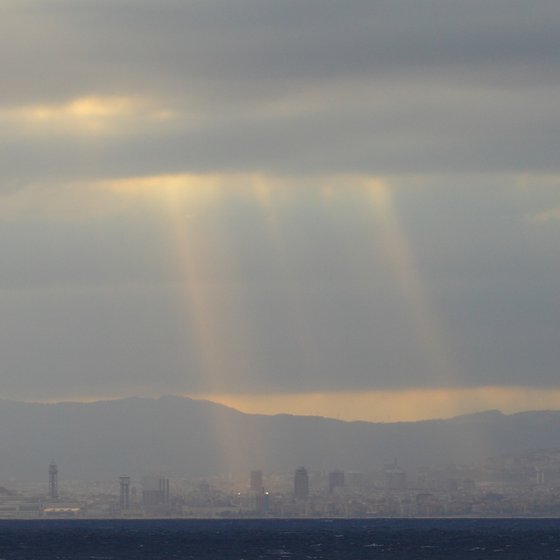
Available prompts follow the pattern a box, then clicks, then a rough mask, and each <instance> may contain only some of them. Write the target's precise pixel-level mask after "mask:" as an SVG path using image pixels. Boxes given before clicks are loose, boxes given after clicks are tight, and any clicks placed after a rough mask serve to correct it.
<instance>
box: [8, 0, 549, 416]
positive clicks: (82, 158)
mask: <svg viewBox="0 0 560 560" xmlns="http://www.w3.org/2000/svg"><path fill="white" fill-rule="evenodd" d="M559 53H560V3H558V1H557V0H534V1H532V2H527V1H526V0H523V1H521V0H484V1H482V0H470V1H469V2H459V1H455V0H452V1H449V0H445V1H443V0H430V1H426V2H418V1H416V0H344V1H341V0H336V1H335V0H227V1H226V0H205V1H204V2H201V1H199V0H181V1H179V0H159V1H157V2H155V1H153V0H151V1H147V0H117V1H111V2H109V1H104V0H95V1H93V0H80V2H76V1H75V0H17V1H16V0H3V1H2V3H1V4H0V68H1V74H0V85H1V87H0V261H1V263H2V266H1V267H0V356H2V361H1V366H0V367H1V379H2V398H6V399H15V400H26V401H49V402H53V401H54V402H57V401H65V400H97V399H106V398H120V397H125V396H154V397H157V396H160V395H166V394H177V395H188V396H193V397H195V398H206V399H210V400H215V401H217V402H222V403H224V404H228V405H231V406H235V407H237V408H239V409H241V410H244V411H248V412H261V413H278V412H290V413H298V414H320V415H325V416H332V417H337V418H342V419H348V420H354V419H364V420H373V421H396V420H417V419H421V418H433V417H447V416H453V415H454V414H462V413H469V412H474V411H477V410H485V409H494V408H498V409H500V410H503V411H506V412H514V411H518V410H527V409H536V408H560V380H559V363H560V344H559V340H560V339H559V336H560V290H559V287H558V286H559V285H560V282H559V279H560V160H559V158H558V146H559V145H560V104H559V103H558V99H559V98H560V56H559Z"/></svg>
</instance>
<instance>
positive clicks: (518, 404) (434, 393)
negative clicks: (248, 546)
mask: <svg viewBox="0 0 560 560" xmlns="http://www.w3.org/2000/svg"><path fill="white" fill-rule="evenodd" d="M192 396H193V397H194V398H202V399H206V400H210V401H213V402H217V403H221V404H224V405H226V406H230V407H232V408H236V409H238V410H241V411H243V412H247V413H251V414H282V413H286V414H296V415H314V416H325V417H330V418H338V419H340V420H348V421H356V420H363V421H368V422H406V421H417V420H429V419H433V418H450V417H453V416H457V415H461V414H469V413H472V412H478V411H482V410H490V409H497V410H501V411H502V412H504V413H514V412H521V411H524V410H545V409H558V408H560V388H528V387H472V388H450V389H447V388H441V389H405V390H380V391H363V392H357V391H356V392H333V393H321V392H318V393H293V394H292V393H275V394H239V395H235V394H205V395H192Z"/></svg>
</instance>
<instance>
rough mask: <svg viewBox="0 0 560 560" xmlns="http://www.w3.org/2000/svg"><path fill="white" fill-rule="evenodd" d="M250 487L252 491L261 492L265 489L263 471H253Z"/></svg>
mask: <svg viewBox="0 0 560 560" xmlns="http://www.w3.org/2000/svg"><path fill="white" fill-rule="evenodd" d="M249 487H250V489H251V491H252V492H259V493H260V492H262V491H263V490H264V485H263V473H262V471H251V478H250V481H249Z"/></svg>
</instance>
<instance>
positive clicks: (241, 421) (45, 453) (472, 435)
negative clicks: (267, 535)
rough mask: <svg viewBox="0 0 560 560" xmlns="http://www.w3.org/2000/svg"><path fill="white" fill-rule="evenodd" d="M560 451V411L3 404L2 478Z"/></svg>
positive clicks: (366, 464) (411, 461) (362, 466)
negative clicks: (260, 411)
mask: <svg viewBox="0 0 560 560" xmlns="http://www.w3.org/2000/svg"><path fill="white" fill-rule="evenodd" d="M554 447H560V412H558V411H546V412H524V413H519V414H513V415H504V414H502V413H500V412H498V411H489V412H482V413H478V414H472V415H467V416H459V417H456V418H452V419H448V420H429V421H421V422H400V423H390V424H381V423H369V422H343V421H340V420H333V419H329V418H321V417H308V416H291V415H285V414H281V415H277V416H262V415H253V414H243V413H241V412H239V411H236V410H233V409H231V408H228V407H225V406H222V405H218V404H215V403H211V402H207V401H199V400H193V399H188V398H181V397H162V398H159V399H141V398H129V399H122V400H113V401H99V402H94V403H60V404H36V403H21V402H14V401H5V400H0V480H8V479H9V478H13V477H15V478H17V479H22V480H26V479H31V480H43V479H45V478H46V472H47V469H48V464H49V462H50V461H51V459H55V460H56V462H57V463H58V466H59V469H60V472H61V476H64V477H65V478H68V479H84V480H85V479H87V480H111V479H115V478H116V477H118V476H119V475H122V474H129V475H131V476H141V475H142V474H144V473H147V472H156V471H157V472H164V473H167V475H168V476H191V475H192V476H198V475H211V474H221V473H227V472H248V471H249V470H250V469H257V468H258V469H262V470H263V471H265V472H290V471H292V470H294V469H295V468H297V467H298V466H300V465H304V466H306V467H308V468H310V469H317V470H329V469H335V468H339V469H345V470H356V471H366V472H367V471H368V470H373V469H375V468H376V467H379V466H380V465H382V464H383V463H388V462H391V461H393V460H394V459H395V458H396V459H398V462H399V465H401V466H402V467H403V468H405V469H408V468H415V467H418V466H429V465H435V464H449V463H458V464H469V463H473V462H478V461H481V460H483V459H484V458H486V457H490V456H495V455H500V454H502V453H520V452H524V451H528V450H532V449H544V448H554Z"/></svg>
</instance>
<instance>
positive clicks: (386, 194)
mask: <svg viewBox="0 0 560 560" xmlns="http://www.w3.org/2000/svg"><path fill="white" fill-rule="evenodd" d="M363 188H364V189H365V192H366V194H367V196H368V197H369V199H370V201H371V207H372V210H373V213H374V216H375V223H376V224H378V230H379V234H380V236H381V238H382V240H383V248H384V251H385V258H386V261H387V263H388V265H389V267H390V269H391V270H392V271H393V276H394V278H395V280H396V282H397V283H398V285H399V288H400V292H401V294H402V295H403V297H404V299H405V302H406V308H407V310H408V311H409V314H410V318H411V322H412V324H413V327H414V333H415V336H416V338H417V340H418V342H419V346H420V348H421V349H422V350H423V352H424V354H425V356H426V359H427V365H428V367H429V368H430V370H431V372H432V373H433V374H435V376H436V377H437V379H438V380H439V382H440V383H439V384H440V385H442V386H446V385H447V386H448V385H450V384H453V381H454V380H456V379H457V374H456V371H455V369H454V366H453V365H452V363H451V360H450V358H449V356H448V353H447V351H446V344H445V342H444V334H443V329H442V327H441V325H440V324H439V320H438V317H437V314H436V313H435V311H434V308H433V304H432V302H431V301H430V298H429V296H428V293H427V290H426V288H425V284H424V282H423V280H422V279H421V278H420V275H419V273H418V271H417V270H416V267H415V265H414V259H413V257H412V254H411V250H410V244H409V243H408V241H407V239H406V237H405V235H404V232H403V229H402V227H401V225H400V223H399V219H398V213H397V210H396V208H395V204H394V200H393V193H392V191H391V189H390V188H389V187H388V185H387V184H386V183H385V182H383V181H381V180H368V181H366V182H365V184H364V187H363ZM411 381H412V380H411ZM412 383H413V381H412Z"/></svg>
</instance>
